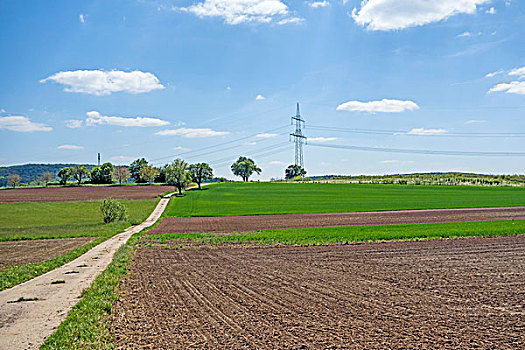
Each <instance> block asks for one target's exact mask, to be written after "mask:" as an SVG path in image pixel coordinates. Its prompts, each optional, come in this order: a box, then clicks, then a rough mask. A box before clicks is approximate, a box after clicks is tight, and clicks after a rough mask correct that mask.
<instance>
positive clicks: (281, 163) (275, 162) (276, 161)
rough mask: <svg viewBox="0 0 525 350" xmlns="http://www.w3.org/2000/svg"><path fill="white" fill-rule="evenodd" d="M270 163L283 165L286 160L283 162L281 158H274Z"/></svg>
mask: <svg viewBox="0 0 525 350" xmlns="http://www.w3.org/2000/svg"><path fill="white" fill-rule="evenodd" d="M268 164H270V165H283V164H284V162H281V161H280V160H272V161H271V162H269V163H268Z"/></svg>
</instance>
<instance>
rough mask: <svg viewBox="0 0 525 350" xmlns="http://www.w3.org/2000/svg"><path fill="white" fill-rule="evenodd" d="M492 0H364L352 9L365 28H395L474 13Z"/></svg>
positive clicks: (354, 16)
mask: <svg viewBox="0 0 525 350" xmlns="http://www.w3.org/2000/svg"><path fill="white" fill-rule="evenodd" d="M490 1H491V0H440V1H428V0H363V1H362V2H361V8H360V9H359V10H357V8H354V9H353V11H352V18H353V19H354V21H355V22H356V23H357V24H359V25H361V26H363V27H365V28H366V29H368V30H384V31H386V30H398V29H405V28H409V27H415V26H422V25H425V24H428V23H433V22H439V21H442V20H446V19H447V18H449V17H451V16H455V15H458V14H474V13H476V11H477V9H478V5H481V4H486V3H488V2H490Z"/></svg>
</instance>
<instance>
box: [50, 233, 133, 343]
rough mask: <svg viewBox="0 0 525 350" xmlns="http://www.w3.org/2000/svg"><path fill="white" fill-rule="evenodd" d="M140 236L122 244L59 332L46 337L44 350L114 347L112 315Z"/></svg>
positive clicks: (59, 328) (70, 313)
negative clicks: (111, 330)
mask: <svg viewBox="0 0 525 350" xmlns="http://www.w3.org/2000/svg"><path fill="white" fill-rule="evenodd" d="M137 237H138V235H134V236H132V237H131V238H130V240H129V241H128V242H127V243H126V244H125V245H123V246H122V247H120V249H119V250H118V251H117V252H116V253H115V256H114V257H113V261H112V262H111V264H110V265H109V266H108V268H107V269H106V270H105V271H104V272H102V274H100V275H99V276H98V277H97V278H96V279H95V281H94V282H93V284H92V285H91V287H90V288H88V289H86V290H84V292H83V293H82V300H80V302H79V303H78V304H77V305H75V306H74V307H73V309H71V311H70V312H69V314H68V316H67V318H66V320H65V321H64V322H62V323H61V324H60V326H59V327H58V329H57V331H56V332H55V333H54V334H53V335H51V336H50V337H49V338H47V339H46V341H45V342H44V344H43V345H42V347H41V348H40V349H41V350H58V349H113V348H114V343H113V336H112V335H111V333H110V331H109V326H108V316H109V314H110V312H111V309H112V306H113V303H114V302H115V301H116V300H118V295H117V293H116V289H117V286H118V284H119V282H120V280H121V279H122V277H123V276H124V275H125V274H126V273H127V271H128V267H127V265H128V263H129V261H130V260H131V257H132V254H133V252H134V250H135V246H134V244H133V242H134V241H136V239H137Z"/></svg>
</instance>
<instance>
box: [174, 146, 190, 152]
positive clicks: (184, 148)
mask: <svg viewBox="0 0 525 350" xmlns="http://www.w3.org/2000/svg"><path fill="white" fill-rule="evenodd" d="M173 149H174V150H175V151H189V150H190V149H189V148H186V147H182V146H177V147H173Z"/></svg>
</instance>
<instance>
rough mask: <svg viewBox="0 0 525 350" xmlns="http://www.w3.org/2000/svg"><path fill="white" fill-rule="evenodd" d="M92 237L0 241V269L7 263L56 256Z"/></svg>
mask: <svg viewBox="0 0 525 350" xmlns="http://www.w3.org/2000/svg"><path fill="white" fill-rule="evenodd" d="M94 239H95V237H77V238H62V239H35V240H28V241H14V242H0V271H2V270H3V269H5V268H6V267H7V266H9V265H24V264H32V263H36V262H41V261H44V260H48V259H53V258H56V257H57V256H60V255H63V254H66V253H67V252H69V251H71V250H73V249H75V248H77V247H80V246H81V245H84V244H87V243H89V242H91V241H92V240H94Z"/></svg>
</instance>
